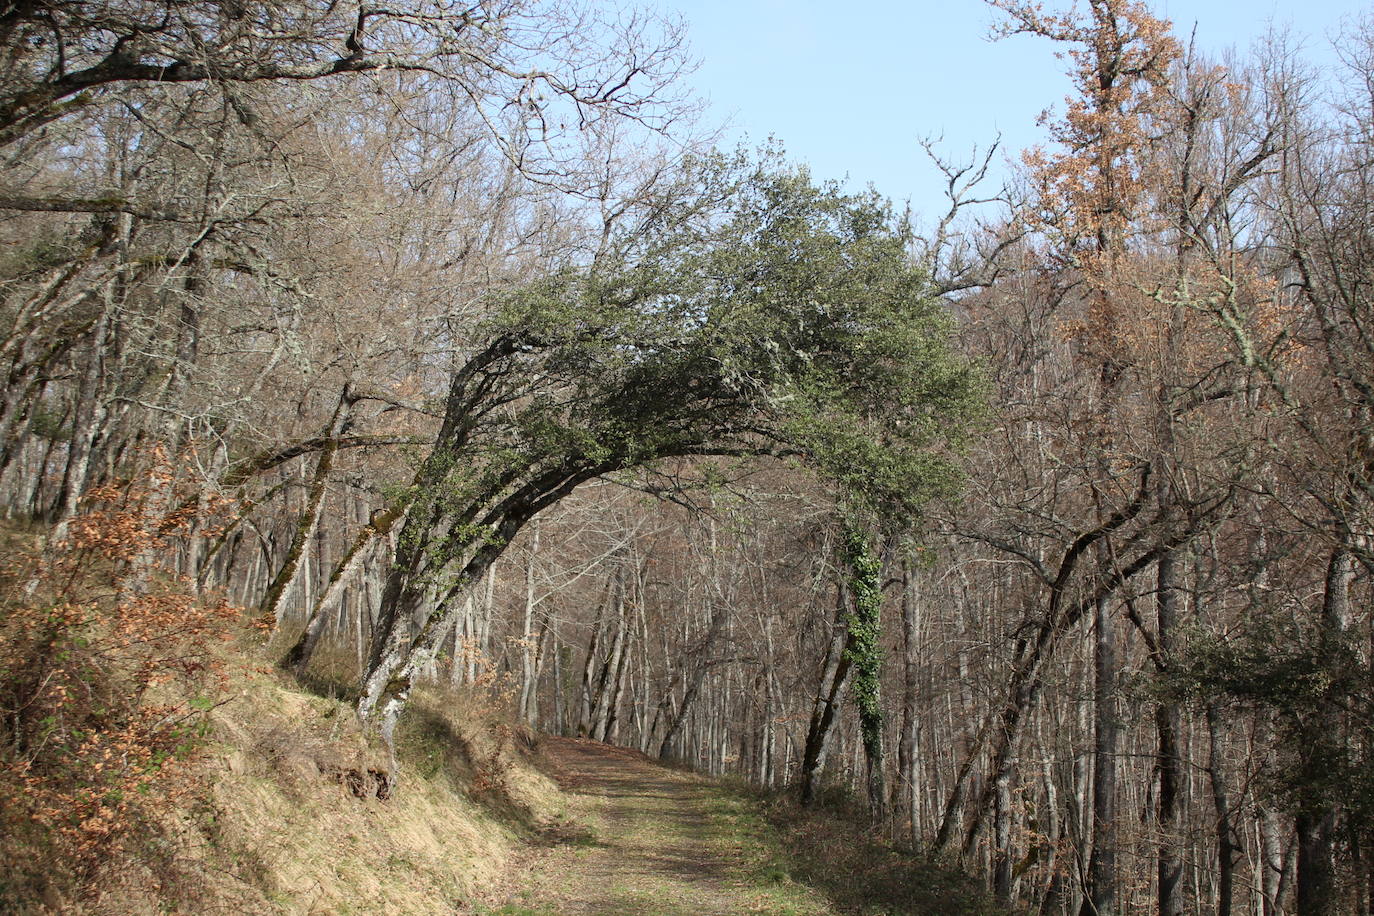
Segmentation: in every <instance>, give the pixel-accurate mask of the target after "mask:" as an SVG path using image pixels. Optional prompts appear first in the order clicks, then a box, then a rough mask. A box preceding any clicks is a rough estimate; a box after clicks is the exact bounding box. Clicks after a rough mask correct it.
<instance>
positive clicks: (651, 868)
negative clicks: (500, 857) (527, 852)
mask: <svg viewBox="0 0 1374 916" xmlns="http://www.w3.org/2000/svg"><path fill="white" fill-rule="evenodd" d="M546 753H547V754H548V757H549V758H550V760H551V762H552V763H553V765H554V767H555V773H556V775H557V776H558V778H559V781H560V782H561V783H562V784H563V787H564V788H565V790H567V792H568V793H569V796H570V797H571V798H572V799H573V804H574V805H575V810H571V811H569V812H568V821H569V822H570V823H572V824H575V825H576V826H575V827H569V828H567V829H566V830H563V831H559V832H555V834H554V835H553V836H551V842H550V845H549V846H548V847H547V848H545V849H543V850H541V851H540V852H539V853H538V854H536V855H535V856H534V857H533V859H532V861H530V862H528V863H526V864H525V866H524V867H523V869H522V874H521V875H519V876H518V877H516V878H515V879H514V880H513V882H512V886H513V889H512V891H511V893H510V895H509V902H507V903H506V904H504V905H503V906H501V907H500V908H498V909H496V910H494V911H491V912H494V913H498V914H507V916H518V914H530V916H546V914H558V916H565V914H566V916H580V914H616V916H634V914H653V916H679V914H680V916H687V914H692V916H727V914H740V913H769V914H777V916H829V914H834V913H836V912H837V911H836V910H834V909H833V908H832V907H831V905H830V903H829V901H828V900H827V899H826V898H825V896H824V895H822V894H821V893H819V892H817V891H814V890H811V889H810V888H807V887H805V886H803V885H800V884H796V883H794V882H792V881H790V880H789V879H788V878H787V875H786V872H785V871H784V870H783V869H782V868H780V867H779V866H778V865H777V864H776V862H777V861H778V860H779V856H780V851H779V849H778V841H777V839H776V836H775V834H774V833H773V831H772V830H771V828H769V826H768V825H767V824H766V823H765V822H764V821H763V820H762V818H761V817H760V816H759V815H758V813H757V811H756V810H755V807H754V806H753V805H752V804H751V803H750V802H749V801H747V800H746V799H743V798H741V797H739V796H737V795H734V794H732V793H730V792H729V791H728V790H725V789H722V788H721V787H719V786H718V785H716V784H714V783H712V782H710V781H708V780H706V779H703V778H701V777H698V776H694V775H692V774H690V773H682V772H678V771H676V770H669V769H665V768H664V767H661V766H658V765H657V764H655V763H653V762H652V761H650V760H649V759H648V758H646V757H644V756H643V755H641V754H639V753H636V752H634V751H630V750H626V749H624V748H615V747H609V746H607V745H604V744H599V743H597V742H593V741H578V740H572V739H563V738H548V739H546Z"/></svg>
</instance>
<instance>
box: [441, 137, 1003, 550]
mask: <svg viewBox="0 0 1374 916" xmlns="http://www.w3.org/2000/svg"><path fill="white" fill-rule="evenodd" d="M908 242H909V229H908V227H907V226H906V225H905V224H904V223H903V222H902V221H900V220H897V219H895V218H894V217H893V216H892V214H891V212H890V209H889V207H888V205H887V204H886V203H885V202H884V201H882V200H881V199H879V198H878V197H876V196H875V195H872V194H867V195H857V196H851V195H844V194H841V193H840V192H839V191H838V190H837V189H836V188H835V187H833V186H824V187H817V186H815V185H813V184H812V183H811V181H810V179H809V176H808V175H807V174H806V172H805V171H802V170H796V169H788V168H784V167H782V166H781V165H780V164H779V163H777V162H776V161H769V162H767V163H765V165H764V166H761V167H757V168H753V169H750V168H747V167H746V166H745V164H744V163H743V161H742V160H739V159H728V158H724V157H715V158H708V159H704V160H701V161H699V162H696V163H694V164H693V165H692V166H691V167H689V168H687V169H686V170H684V172H683V174H682V175H681V176H680V177H679V179H678V181H677V182H676V183H670V184H669V185H668V186H667V187H666V188H664V189H663V190H661V191H659V192H658V196H657V197H655V198H654V199H653V200H646V201H642V202H641V206H640V207H639V209H638V210H636V211H634V214H633V216H632V217H627V219H626V221H625V222H624V224H622V225H621V226H620V227H618V229H617V230H616V231H615V232H613V233H612V235H611V236H610V238H609V239H608V240H607V243H606V245H605V246H604V248H603V250H602V251H601V252H600V253H599V254H598V255H597V256H596V257H595V258H593V259H592V260H591V261H589V262H588V263H582V264H573V265H569V266H567V267H565V268H564V269H562V270H558V271H554V272H552V273H550V274H549V275H547V276H545V277H542V278H540V279H538V280H536V281H534V282H531V283H528V284H526V285H523V286H520V287H517V288H511V289H503V290H500V291H497V292H494V293H492V294H491V296H490V297H489V302H488V310H487V313H488V314H489V315H490V318H489V319H488V320H487V321H486V322H484V323H483V324H482V325H481V326H480V327H479V328H478V329H476V332H475V339H474V340H473V341H472V343H471V346H470V347H469V348H467V352H469V353H473V354H476V355H475V356H473V357H471V358H470V359H469V361H468V362H467V363H466V364H465V365H464V366H463V367H460V369H459V370H458V372H457V374H456V376H455V387H454V389H453V391H452V392H451V394H450V399H449V412H450V418H451V420H450V422H449V423H447V424H446V425H445V431H444V434H443V436H442V438H441V441H440V443H439V445H440V448H439V450H438V451H436V454H435V458H434V459H433V461H432V464H431V467H430V468H429V471H428V476H429V478H430V480H431V481H432V482H433V483H434V484H437V483H438V482H439V481H443V488H442V489H443V491H444V494H443V495H438V494H432V495H428V496H427V497H426V498H429V499H434V500H437V501H440V502H441V503H442V505H439V504H436V509H437V510H438V511H436V513H435V517H442V518H446V519H457V520H458V523H459V525H460V526H461V525H464V524H470V523H481V522H482V518H483V512H482V510H481V509H480V508H475V507H485V506H487V505H489V504H492V503H493V501H495V500H498V499H500V498H502V494H506V493H509V492H510V491H511V489H512V488H514V487H516V486H518V485H520V484H522V483H525V482H528V481H531V480H537V479H539V478H540V477H541V475H543V476H547V477H548V479H549V480H550V481H561V480H564V479H566V478H568V477H577V476H579V475H581V476H582V478H583V479H585V478H587V477H591V476H597V475H598V474H602V473H608V472H610V471H615V470H622V469H627V468H636V467H643V466H646V465H649V464H651V463H653V462H655V461H657V460H659V459H662V458H668V457H679V456H690V455H741V456H749V455H763V454H772V455H777V456H791V457H794V458H796V459H797V460H800V461H802V462H804V463H805V464H806V465H807V466H809V467H811V468H813V469H815V470H816V471H818V472H819V473H820V474H821V475H823V476H824V477H825V478H826V479H827V480H829V481H831V482H833V484H834V485H835V486H837V487H838V488H839V489H840V490H841V491H842V492H843V494H844V495H845V498H846V499H847V500H848V501H850V502H852V503H854V504H856V505H859V506H863V507H865V508H867V509H870V510H872V511H876V512H878V513H880V514H881V515H883V516H884V517H887V518H894V519H909V518H910V517H911V516H913V515H915V514H916V513H918V512H919V510H920V506H921V505H922V504H923V503H924V502H925V501H927V500H928V499H930V498H931V497H932V496H934V495H936V494H940V493H946V492H949V491H950V490H951V489H952V487H954V486H955V485H956V483H957V481H958V474H957V473H956V471H955V470H954V467H953V465H952V463H951V462H950V461H948V460H947V458H946V456H945V451H946V450H947V448H948V447H949V445H950V444H951V443H957V442H958V441H959V439H960V437H961V434H962V430H963V428H964V426H965V425H966V424H967V422H968V421H969V420H970V419H971V418H972V417H973V416H975V415H976V413H977V411H978V405H979V404H980V402H981V395H982V389H981V384H980V381H979V378H978V375H977V373H976V372H975V370H974V369H973V368H972V367H971V366H970V365H969V364H968V363H967V362H966V361H965V360H963V359H961V358H960V357H958V356H957V355H955V353H954V351H953V349H952V347H951V339H950V335H951V323H950V319H949V317H948V316H947V315H946V313H945V311H944V308H943V306H942V305H941V304H940V303H939V302H938V301H936V300H935V299H933V298H932V297H931V296H930V295H929V294H928V284H927V280H926V277H925V276H924V274H923V273H922V272H921V270H919V269H918V268H917V267H916V266H914V265H913V264H912V263H911V262H910V259H909V258H908V257H907V253H906V252H907V248H908ZM455 408H457V409H455ZM551 485H552V484H551ZM458 530H462V529H461V528H460V529H458ZM470 538H471V534H470V533H466V534H463V535H462V536H461V537H459V538H456V539H453V538H451V539H449V543H448V548H449V549H451V548H455V547H457V546H459V545H460V542H463V541H465V540H468V541H470Z"/></svg>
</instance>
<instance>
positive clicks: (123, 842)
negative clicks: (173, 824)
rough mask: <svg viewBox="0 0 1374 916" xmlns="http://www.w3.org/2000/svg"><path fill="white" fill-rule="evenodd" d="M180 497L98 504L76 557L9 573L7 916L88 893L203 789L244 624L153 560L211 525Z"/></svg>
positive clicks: (127, 494) (105, 498)
mask: <svg viewBox="0 0 1374 916" xmlns="http://www.w3.org/2000/svg"><path fill="white" fill-rule="evenodd" d="M166 483H167V478H166V477H161V478H159V477H158V476H156V475H149V476H148V477H146V478H144V479H142V480H139V481H134V482H130V483H126V484H124V485H121V486H108V487H102V488H100V489H98V490H96V491H94V492H93V493H91V494H90V497H89V499H88V505H87V511H86V512H85V514H84V515H82V516H80V517H78V518H76V519H74V520H73V521H72V523H71V525H70V526H69V527H68V529H67V530H68V536H67V537H66V539H65V540H64V541H63V542H62V543H56V544H50V545H49V546H48V547H46V548H44V549H41V550H40V549H38V548H37V547H36V545H30V546H29V549H27V550H24V549H20V550H17V551H15V550H12V551H11V552H10V557H9V560H10V562H9V568H7V569H5V570H4V571H3V572H2V573H0V797H3V798H4V799H5V802H4V805H3V807H2V808H0V909H6V908H7V907H11V908H16V909H17V908H20V907H22V906H25V905H27V904H31V903H33V902H34V901H35V900H36V899H40V898H41V899H46V900H47V901H49V903H50V904H51V901H52V900H53V899H61V895H62V894H76V895H78V896H80V895H82V893H83V888H86V887H90V886H91V885H92V883H93V882H92V878H93V877H94V875H95V872H96V870H97V868H98V867H99V866H101V865H102V863H108V862H110V861H111V860H112V859H115V858H116V857H117V856H119V855H120V854H121V853H124V852H128V853H131V854H135V855H137V854H139V853H140V851H141V852H148V851H150V850H151V849H152V847H153V845H155V844H151V843H149V842H148V841H149V840H151V839H153V838H155V837H156V836H158V835H159V834H160V833H161V832H162V831H163V830H164V829H165V826H166V824H167V823H168V820H167V814H168V813H169V812H170V811H172V810H173V809H176V808H179V807H182V806H185V805H187V804H189V802H190V798H189V796H191V795H193V794H195V793H196V791H197V787H196V782H195V779H194V775H193V773H192V771H191V769H190V768H188V767H186V766H184V764H185V763H186V762H187V761H188V760H190V759H191V758H193V757H194V756H195V753H196V749H197V747H198V745H199V743H200V738H201V737H202V736H203V735H204V733H205V729H206V728H207V727H208V721H207V713H208V712H209V710H210V709H211V708H213V706H214V705H215V704H216V703H217V702H218V697H219V696H220V694H221V693H222V692H223V689H224V680H223V674H222V672H221V671H220V668H219V665H218V664H217V663H216V661H215V659H214V657H213V655H212V648H213V645H214V643H215V642H216V641H217V640H218V639H220V638H221V637H223V636H225V635H227V634H228V632H229V621H231V620H233V619H235V618H237V617H238V612H237V611H236V610H234V609H232V608H230V607H229V606H228V605H227V604H226V603H225V602H224V601H222V600H219V601H206V600H201V599H198V598H196V597H194V595H193V594H192V593H191V590H190V589H189V587H187V586H186V585H185V584H184V583H180V582H177V581H176V580H175V579H173V578H171V577H169V576H167V575H166V574H164V573H162V572H161V571H159V570H158V569H157V567H156V564H155V563H153V562H152V558H155V557H156V556H159V555H165V553H166V549H167V548H168V547H169V540H170V539H171V538H172V537H175V536H180V535H182V534H184V533H187V532H189V531H191V530H192V529H193V528H195V527H199V526H198V524H197V523H198V519H199V518H200V517H201V516H203V514H204V513H203V511H202V509H203V506H202V507H201V508H200V509H197V510H195V511H189V510H179V511H173V512H167V511H162V510H160V509H158V508H157V507H159V506H165V505H167V504H168V500H166V499H159V498H157V494H158V489H157V488H158V487H161V486H165V485H166ZM162 492H163V493H165V492H166V491H165V490H164V491H162ZM201 533H202V534H204V533H206V532H204V531H202V532H201Z"/></svg>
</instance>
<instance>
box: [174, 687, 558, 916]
mask: <svg viewBox="0 0 1374 916" xmlns="http://www.w3.org/2000/svg"><path fill="white" fill-rule="evenodd" d="M214 719H215V735H216V738H217V741H218V748H217V751H216V753H215V754H214V755H213V756H212V757H211V759H210V760H208V761H207V764H208V765H209V766H210V767H212V768H214V769H216V770H217V773H216V776H215V780H214V792H213V797H212V799H211V802H210V805H209V808H208V811H207V812H206V813H204V814H203V815H201V817H200V818H199V823H198V832H199V833H200V835H201V837H202V840H201V843H200V851H201V856H202V859H203V868H202V873H203V875H204V876H205V879H206V883H207V886H208V888H209V889H210V890H211V892H212V896H215V897H233V898H236V903H235V904H234V906H233V907H232V908H231V909H232V910H233V911H234V912H251V913H278V912H280V913H302V914H305V913H331V914H333V913H340V914H342V913H369V914H371V913H395V914H403V913H417V914H418V913H425V914H429V913H436V912H462V911H464V910H466V909H469V908H471V907H472V906H474V905H475V904H476V903H478V902H479V901H480V900H481V899H482V895H483V892H484V890H485V889H486V888H489V887H491V886H493V885H495V884H496V883H497V880H498V878H499V877H500V872H501V870H502V868H503V867H504V863H505V862H506V861H507V860H508V859H509V858H510V857H511V855H512V854H513V852H514V851H515V850H516V849H517V848H519V847H521V846H523V844H524V841H525V840H524V834H525V830H524V827H525V826H526V825H529V826H537V825H538V824H539V823H540V822H542V821H543V820H544V819H545V818H546V817H547V812H548V811H551V810H553V809H554V808H556V807H557V806H558V804H559V802H558V798H559V792H558V789H557V787H556V786H554V785H553V783H552V782H551V781H549V780H548V779H547V778H546V777H544V776H542V775H541V774H539V773H538V772H537V771H535V770H534V769H533V768H532V767H531V766H530V765H529V763H528V762H527V759H526V755H525V754H524V753H522V747H521V742H520V739H519V735H518V733H517V731H516V730H514V729H512V728H511V727H510V726H508V725H506V724H504V723H503V722H501V720H500V719H499V718H497V717H495V716H494V715H490V714H487V713H486V712H485V711H484V710H483V709H482V704H481V703H480V701H478V700H477V699H476V698H473V697H470V696H463V695H460V694H454V693H451V692H439V691H426V692H424V693H422V694H421V695H420V696H419V697H417V698H416V700H415V702H414V703H413V704H412V709H411V710H410V713H409V718H408V720H407V721H406V723H405V725H404V728H403V733H402V735H401V740H400V742H399V748H398V751H399V755H400V758H401V766H402V780H401V782H400V785H399V787H397V788H396V789H395V790H394V791H391V790H390V774H389V773H387V764H386V758H385V755H384V754H383V753H382V752H380V751H379V750H378V749H377V748H375V747H373V746H371V745H369V743H368V742H367V741H366V740H364V738H363V735H362V734H361V733H360V731H359V729H358V725H357V723H356V719H355V717H354V716H353V712H352V709H351V707H350V706H349V705H347V704H346V703H344V702H342V701H340V700H336V699H331V698H329V697H320V696H315V695H312V694H309V693H306V692H304V691H302V690H300V689H299V688H297V687H295V686H294V685H292V684H290V683H288V682H287V681H286V680H285V679H284V678H283V677H282V676H280V675H278V674H276V673H274V672H268V671H262V672H254V673H252V674H251V675H248V676H245V677H244V679H243V682H242V688H241V690H240V691H239V697H238V699H237V700H236V701H235V702H233V703H230V704H227V705H226V706H224V707H222V708H221V709H220V710H217V711H216V713H215V716H214Z"/></svg>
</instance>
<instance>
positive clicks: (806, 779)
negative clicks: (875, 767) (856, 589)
mask: <svg viewBox="0 0 1374 916" xmlns="http://www.w3.org/2000/svg"><path fill="white" fill-rule="evenodd" d="M846 597H847V596H846V594H845V589H844V587H843V586H841V587H839V588H837V589H836V594H835V621H834V624H833V625H832V626H833V629H832V632H831V637H830V644H829V647H828V648H827V650H826V655H825V665H824V667H823V668H822V669H821V682H820V685H819V687H818V688H817V690H816V701H815V703H814V704H813V705H812V710H811V724H810V727H809V728H808V729H807V732H806V749H805V751H803V753H802V769H801V784H802V786H801V801H802V804H804V805H809V804H811V802H813V801H814V800H815V798H816V789H817V788H819V782H820V777H821V774H822V773H823V772H824V770H825V762H826V759H827V758H828V757H829V755H830V750H831V745H832V743H833V741H834V737H835V724H836V722H837V721H838V719H839V713H840V704H841V703H842V702H843V700H844V692H845V688H846V687H847V686H848V683H849V669H850V662H849V653H848V651H847V650H848V647H849V628H848V627H847V626H846V625H845V617H847V616H848V612H849V609H848V601H847V600H846Z"/></svg>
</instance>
